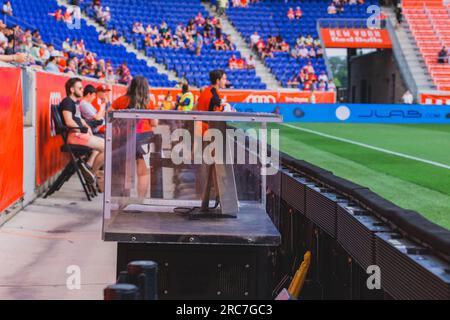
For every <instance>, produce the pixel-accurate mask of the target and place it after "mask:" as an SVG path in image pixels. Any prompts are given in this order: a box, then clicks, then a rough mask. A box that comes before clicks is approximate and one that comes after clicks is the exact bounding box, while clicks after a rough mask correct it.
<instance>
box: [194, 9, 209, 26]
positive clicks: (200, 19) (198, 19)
mask: <svg viewBox="0 0 450 320" xmlns="http://www.w3.org/2000/svg"><path fill="white" fill-rule="evenodd" d="M205 22H206V20H205V18H203V15H202V13H201V12H199V13H198V14H197V16H196V17H195V23H196V24H197V26H199V27H202V26H203V25H204V24H205Z"/></svg>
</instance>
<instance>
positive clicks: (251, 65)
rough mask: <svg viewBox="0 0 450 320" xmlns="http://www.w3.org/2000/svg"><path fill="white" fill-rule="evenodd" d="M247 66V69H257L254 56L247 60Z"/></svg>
mask: <svg viewBox="0 0 450 320" xmlns="http://www.w3.org/2000/svg"><path fill="white" fill-rule="evenodd" d="M245 65H246V66H247V69H255V68H256V64H255V60H254V59H253V56H250V57H249V58H248V59H246V60H245Z"/></svg>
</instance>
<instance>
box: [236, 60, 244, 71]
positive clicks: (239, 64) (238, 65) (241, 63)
mask: <svg viewBox="0 0 450 320" xmlns="http://www.w3.org/2000/svg"><path fill="white" fill-rule="evenodd" d="M245 68H246V65H245V60H244V59H242V57H240V58H239V59H236V69H239V70H242V69H245Z"/></svg>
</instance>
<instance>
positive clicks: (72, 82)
mask: <svg viewBox="0 0 450 320" xmlns="http://www.w3.org/2000/svg"><path fill="white" fill-rule="evenodd" d="M65 87H66V94H67V96H66V97H65V98H64V99H63V101H61V107H60V108H61V114H62V118H63V122H64V124H65V125H66V126H67V127H69V128H81V129H75V130H71V131H70V132H69V135H68V138H67V142H68V143H69V144H75V145H82V146H87V147H90V148H92V149H94V150H95V151H96V152H92V154H91V156H90V158H89V160H88V161H87V165H88V166H82V172H83V175H84V176H85V178H86V180H87V181H88V182H90V183H94V182H95V180H96V175H97V174H98V173H99V170H100V168H101V166H102V165H103V163H104V161H103V159H104V158H103V151H104V145H105V141H104V139H101V138H99V137H96V136H94V135H93V133H92V130H91V129H90V127H89V125H88V124H87V123H86V121H84V119H82V118H81V116H80V111H79V110H80V109H79V105H78V100H79V99H80V98H82V97H83V85H82V82H81V79H79V78H71V79H69V80H68V81H67V82H66V86H65Z"/></svg>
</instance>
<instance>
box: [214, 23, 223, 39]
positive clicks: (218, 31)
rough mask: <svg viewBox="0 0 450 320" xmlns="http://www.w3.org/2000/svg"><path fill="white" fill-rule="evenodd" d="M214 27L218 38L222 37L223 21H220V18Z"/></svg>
mask: <svg viewBox="0 0 450 320" xmlns="http://www.w3.org/2000/svg"><path fill="white" fill-rule="evenodd" d="M214 28H215V31H216V38H217V39H219V38H220V37H222V23H221V22H220V20H218V21H217V23H216V25H215V26H214Z"/></svg>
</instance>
